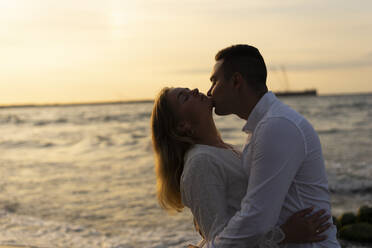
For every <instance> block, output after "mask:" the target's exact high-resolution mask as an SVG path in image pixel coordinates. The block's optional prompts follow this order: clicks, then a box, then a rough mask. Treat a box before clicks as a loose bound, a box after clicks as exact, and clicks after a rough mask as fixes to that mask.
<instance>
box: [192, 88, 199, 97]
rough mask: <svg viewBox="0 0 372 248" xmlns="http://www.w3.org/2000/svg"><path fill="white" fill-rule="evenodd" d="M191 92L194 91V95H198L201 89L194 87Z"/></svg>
mask: <svg viewBox="0 0 372 248" xmlns="http://www.w3.org/2000/svg"><path fill="white" fill-rule="evenodd" d="M191 93H192V94H193V95H194V96H195V95H197V94H199V90H198V88H195V89H193V90H192V91H191Z"/></svg>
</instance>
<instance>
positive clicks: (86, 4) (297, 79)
mask: <svg viewBox="0 0 372 248" xmlns="http://www.w3.org/2000/svg"><path fill="white" fill-rule="evenodd" d="M237 43H246V44H251V45H254V46H256V47H257V48H259V50H260V51H261V53H262V55H263V56H264V58H265V61H266V64H267V66H268V69H269V72H268V73H269V75H268V85H269V88H270V89H272V90H274V91H275V90H284V89H286V87H287V86H286V85H285V83H284V80H283V73H282V72H281V71H280V70H278V68H282V67H284V68H285V70H286V74H287V76H288V79H289V89H291V90H297V89H307V88H316V89H318V92H319V93H320V94H333V93H352V92H372V45H371V44H372V1H371V0H354V1H350V0H347V1H346V0H337V1H336V0H312V1H302V0H282V1H277V0H265V1H260V0H250V1H247V0H239V1H238V0H236V1H233V0H232V1H216V0H202V1H201V0H198V1H196V0H190V1H174V0H158V1H157V0H122V1H119V0H117V1H115V0H111V1H110V0H105V1H103V0H101V1H98V0H63V1H61V0H0V104H23V103H66V102H92V101H118V100H136V99H152V98H153V97H154V95H155V94H156V93H157V92H158V91H159V90H160V89H161V88H162V87H164V86H187V87H190V88H194V87H198V88H199V89H200V90H201V91H206V90H207V89H208V87H209V85H210V82H209V74H210V71H211V69H212V67H213V65H214V55H215V54H216V52H218V50H220V49H222V48H224V47H227V46H230V45H232V44H237Z"/></svg>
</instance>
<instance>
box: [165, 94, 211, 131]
mask: <svg viewBox="0 0 372 248" xmlns="http://www.w3.org/2000/svg"><path fill="white" fill-rule="evenodd" d="M167 97H168V100H169V102H170V105H171V108H172V109H173V111H174V113H175V115H176V118H177V120H179V121H187V122H189V123H190V124H198V123H200V122H201V121H203V120H205V119H208V118H209V117H212V107H213V106H212V100H211V98H209V97H207V96H206V95H204V94H202V93H199V90H198V89H194V90H190V89H188V88H172V89H171V90H170V91H169V93H168V96H167Z"/></svg>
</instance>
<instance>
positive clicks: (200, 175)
mask: <svg viewBox="0 0 372 248" xmlns="http://www.w3.org/2000/svg"><path fill="white" fill-rule="evenodd" d="M247 184H248V179H247V176H246V174H245V173H244V170H243V168H242V163H241V159H240V157H239V155H238V154H236V153H235V152H234V151H232V150H229V149H224V148H218V147H213V146H207V145H199V144H198V145H195V146H194V147H193V148H192V149H191V150H190V151H189V152H188V153H187V154H186V156H185V165H184V170H183V173H182V176H181V197H182V202H183V204H184V205H185V206H186V207H188V208H190V210H191V212H192V214H193V216H194V218H195V219H196V221H197V222H198V224H199V226H200V229H201V231H202V233H203V234H204V236H205V237H206V239H207V240H208V241H210V240H212V239H213V238H214V237H215V236H216V235H217V234H218V233H219V232H220V231H222V230H223V228H224V226H225V225H226V224H227V223H228V221H229V219H230V218H231V217H232V216H234V214H235V213H236V212H237V211H238V210H240V204H241V200H242V198H243V197H244V195H245V193H246V190H247ZM283 239H284V234H283V232H282V231H281V229H280V228H272V229H271V230H270V231H269V232H268V233H267V234H266V235H265V236H263V237H262V239H261V241H260V244H259V247H277V243H278V242H280V241H281V240H283Z"/></svg>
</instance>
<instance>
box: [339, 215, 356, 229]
mask: <svg viewBox="0 0 372 248" xmlns="http://www.w3.org/2000/svg"><path fill="white" fill-rule="evenodd" d="M338 221H339V222H340V225H341V226H346V225H350V224H354V223H356V222H357V217H356V215H355V214H354V213H351V212H347V213H344V214H343V215H341V216H340V217H338Z"/></svg>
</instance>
